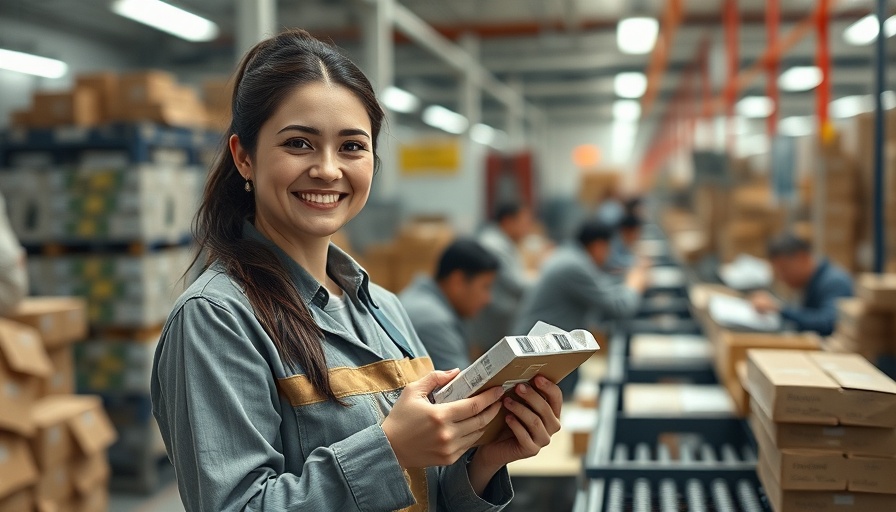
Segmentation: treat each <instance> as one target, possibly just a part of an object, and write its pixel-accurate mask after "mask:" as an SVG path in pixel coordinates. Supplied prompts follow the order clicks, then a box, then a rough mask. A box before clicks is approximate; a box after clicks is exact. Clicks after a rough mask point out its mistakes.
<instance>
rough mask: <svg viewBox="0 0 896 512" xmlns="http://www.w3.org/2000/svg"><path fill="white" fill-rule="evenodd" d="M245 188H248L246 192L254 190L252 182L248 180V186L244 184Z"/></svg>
mask: <svg viewBox="0 0 896 512" xmlns="http://www.w3.org/2000/svg"><path fill="white" fill-rule="evenodd" d="M243 188H244V189H246V192H252V182H251V181H249V180H246V186H244V187H243Z"/></svg>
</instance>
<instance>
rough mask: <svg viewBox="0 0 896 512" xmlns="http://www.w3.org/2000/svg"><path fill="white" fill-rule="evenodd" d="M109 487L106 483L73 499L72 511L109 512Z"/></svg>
mask: <svg viewBox="0 0 896 512" xmlns="http://www.w3.org/2000/svg"><path fill="white" fill-rule="evenodd" d="M108 510H109V489H108V488H107V486H105V485H100V486H97V487H94V488H93V489H91V490H90V491H89V492H87V493H86V494H82V495H80V496H77V497H76V498H75V499H74V500H73V501H72V512H108Z"/></svg>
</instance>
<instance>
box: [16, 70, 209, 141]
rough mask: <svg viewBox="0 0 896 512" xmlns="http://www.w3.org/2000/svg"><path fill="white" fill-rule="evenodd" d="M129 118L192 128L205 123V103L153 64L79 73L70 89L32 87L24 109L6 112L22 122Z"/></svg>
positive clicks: (81, 123)
mask: <svg viewBox="0 0 896 512" xmlns="http://www.w3.org/2000/svg"><path fill="white" fill-rule="evenodd" d="M135 121H154V122H157V123H162V124H165V125H169V126H182V127H193V128H205V127H207V126H209V121H208V116H207V115H206V109H205V106H204V105H203V103H202V101H201V100H200V98H199V95H198V94H197V93H196V91H194V90H193V89H191V88H189V87H186V86H184V85H182V84H179V83H178V82H177V79H176V78H175V76H174V75H172V74H171V73H167V72H165V71H159V70H150V71H138V72H133V73H125V74H122V75H119V74H116V73H113V72H100V73H93V74H87V75H81V76H78V77H76V79H75V87H74V88H73V89H72V90H70V91H61V92H56V91H54V92H38V93H36V94H35V95H34V97H33V98H32V102H31V106H30V107H29V108H28V109H27V110H22V111H18V112H15V113H13V117H12V125H13V126H19V127H23V128H49V127H55V126H77V127H91V126H97V125H101V124H105V123H115V122H126V123H129V122H135ZM219 124H220V123H216V124H215V125H214V126H211V127H213V128H217V127H219Z"/></svg>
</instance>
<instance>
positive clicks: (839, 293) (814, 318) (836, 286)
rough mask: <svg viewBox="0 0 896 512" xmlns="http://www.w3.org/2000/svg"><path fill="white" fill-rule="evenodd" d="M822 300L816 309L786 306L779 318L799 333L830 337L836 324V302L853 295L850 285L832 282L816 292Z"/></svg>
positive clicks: (846, 281)
mask: <svg viewBox="0 0 896 512" xmlns="http://www.w3.org/2000/svg"><path fill="white" fill-rule="evenodd" d="M817 293H818V294H819V295H821V297H822V300H821V301H820V304H821V305H820V306H819V307H817V308H805V307H793V306H787V307H784V308H782V309H781V317H782V318H783V319H784V320H788V321H790V322H792V323H793V324H795V325H796V328H797V330H800V331H814V332H817V333H818V334H820V335H821V336H830V335H831V334H833V332H834V328H835V327H836V324H837V301H838V300H839V299H842V298H844V297H851V296H852V295H853V289H852V283H851V282H849V281H848V280H846V279H843V280H832V281H830V282H828V283H825V284H824V285H823V286H821V287H820V289H819V290H818V291H817Z"/></svg>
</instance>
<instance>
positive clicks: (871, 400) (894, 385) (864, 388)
mask: <svg viewBox="0 0 896 512" xmlns="http://www.w3.org/2000/svg"><path fill="white" fill-rule="evenodd" d="M808 357H809V359H811V360H812V361H813V362H814V363H815V364H816V365H818V367H819V368H821V369H822V370H824V372H825V373H826V374H827V375H828V376H829V377H831V378H832V379H833V380H834V382H836V383H837V384H839V385H840V388H841V389H840V394H841V397H842V398H841V400H840V402H841V403H842V405H840V406H839V407H838V410H837V413H838V417H839V418H840V422H841V423H843V424H844V425H863V426H869V427H887V428H896V382H893V379H891V378H889V377H887V376H886V375H885V374H884V373H883V372H881V371H880V370H878V369H877V368H875V367H874V365H872V364H871V363H869V362H868V360H867V359H865V358H863V357H861V356H859V355H858V354H831V353H825V352H817V353H814V354H808Z"/></svg>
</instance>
